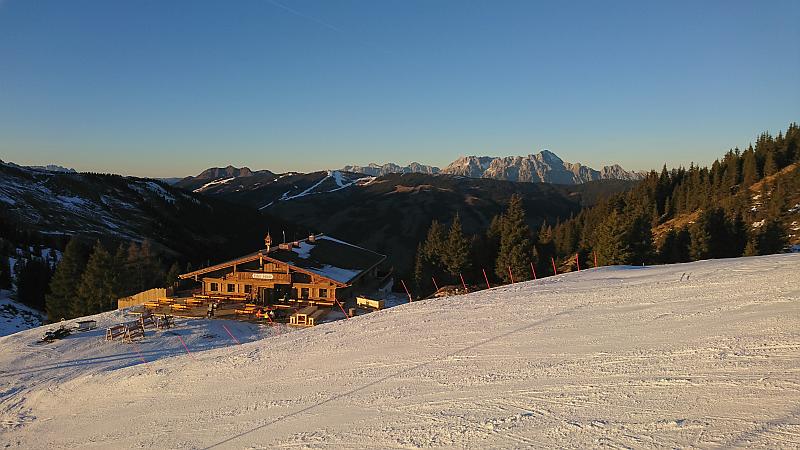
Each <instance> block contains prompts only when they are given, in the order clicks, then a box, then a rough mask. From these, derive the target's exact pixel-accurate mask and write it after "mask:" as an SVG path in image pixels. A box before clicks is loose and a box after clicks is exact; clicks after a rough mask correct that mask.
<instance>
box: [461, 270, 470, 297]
mask: <svg viewBox="0 0 800 450" xmlns="http://www.w3.org/2000/svg"><path fill="white" fill-rule="evenodd" d="M458 276H459V277H461V285H462V286H464V293H465V294H467V293H469V289H467V283H464V275H461V274H458Z"/></svg>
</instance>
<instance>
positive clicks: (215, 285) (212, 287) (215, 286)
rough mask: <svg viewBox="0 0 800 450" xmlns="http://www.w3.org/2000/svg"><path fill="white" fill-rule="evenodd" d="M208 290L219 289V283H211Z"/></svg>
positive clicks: (215, 290)
mask: <svg viewBox="0 0 800 450" xmlns="http://www.w3.org/2000/svg"><path fill="white" fill-rule="evenodd" d="M208 290H209V291H211V292H217V291H219V284H217V283H211V285H210V286H209V288H208Z"/></svg>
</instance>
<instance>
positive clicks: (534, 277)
mask: <svg viewBox="0 0 800 450" xmlns="http://www.w3.org/2000/svg"><path fill="white" fill-rule="evenodd" d="M531 272H533V279H534V280H535V279H536V268H535V267H533V263H531Z"/></svg>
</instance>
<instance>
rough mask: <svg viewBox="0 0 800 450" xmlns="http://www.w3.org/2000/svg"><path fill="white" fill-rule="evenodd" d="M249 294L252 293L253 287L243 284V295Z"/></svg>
mask: <svg viewBox="0 0 800 450" xmlns="http://www.w3.org/2000/svg"><path fill="white" fill-rule="evenodd" d="M251 292H253V285H251V284H245V285H244V293H245V294H249V293H251Z"/></svg>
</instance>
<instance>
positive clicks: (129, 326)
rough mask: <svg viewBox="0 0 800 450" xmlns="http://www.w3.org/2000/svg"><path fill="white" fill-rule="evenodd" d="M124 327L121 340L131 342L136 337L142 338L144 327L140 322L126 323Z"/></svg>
mask: <svg viewBox="0 0 800 450" xmlns="http://www.w3.org/2000/svg"><path fill="white" fill-rule="evenodd" d="M124 325H125V334H124V335H122V339H123V340H124V341H127V342H133V340H134V339H136V338H138V337H144V326H142V323H141V321H138V320H137V321H134V322H128V323H126V324H124Z"/></svg>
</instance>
